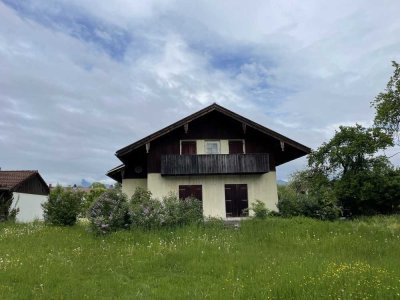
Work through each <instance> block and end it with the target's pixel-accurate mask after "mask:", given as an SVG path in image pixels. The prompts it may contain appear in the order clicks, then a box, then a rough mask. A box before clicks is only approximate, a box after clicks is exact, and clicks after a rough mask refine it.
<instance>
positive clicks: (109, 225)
mask: <svg viewBox="0 0 400 300" xmlns="http://www.w3.org/2000/svg"><path fill="white" fill-rule="evenodd" d="M88 219H89V221H90V225H91V228H92V231H93V232H95V233H107V232H111V231H116V230H119V229H126V228H129V225H130V215H129V207H128V201H127V198H126V195H124V194H123V193H121V192H119V191H117V190H108V191H106V192H104V193H103V194H101V195H100V196H99V197H98V198H97V200H96V201H95V202H94V203H93V204H92V206H91V207H90V208H89V211H88Z"/></svg>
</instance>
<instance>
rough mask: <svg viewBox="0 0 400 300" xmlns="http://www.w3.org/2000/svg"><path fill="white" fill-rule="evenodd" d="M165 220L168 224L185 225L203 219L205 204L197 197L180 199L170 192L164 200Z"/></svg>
mask: <svg viewBox="0 0 400 300" xmlns="http://www.w3.org/2000/svg"><path fill="white" fill-rule="evenodd" d="M162 206H163V214H164V221H165V224H164V225H166V226H183V225H187V224H192V223H196V224H198V223H200V222H202V221H203V206H202V203H201V201H199V200H198V199H196V198H193V197H188V198H186V199H178V197H177V196H176V195H175V194H170V195H168V196H167V197H164V198H163V201H162Z"/></svg>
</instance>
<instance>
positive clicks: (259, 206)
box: [250, 200, 270, 219]
mask: <svg viewBox="0 0 400 300" xmlns="http://www.w3.org/2000/svg"><path fill="white" fill-rule="evenodd" d="M250 210H252V211H253V212H254V217H255V218H257V219H265V218H266V217H267V216H268V215H269V213H270V210H269V209H268V208H267V207H266V206H265V203H264V202H262V201H260V200H256V202H253V203H251V205H250Z"/></svg>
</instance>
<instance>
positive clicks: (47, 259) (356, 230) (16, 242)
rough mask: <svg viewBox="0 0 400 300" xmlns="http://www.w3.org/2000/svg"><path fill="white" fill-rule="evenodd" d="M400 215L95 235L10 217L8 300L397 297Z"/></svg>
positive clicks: (4, 255) (5, 249)
mask: <svg viewBox="0 0 400 300" xmlns="http://www.w3.org/2000/svg"><path fill="white" fill-rule="evenodd" d="M399 249H400V217H374V218H366V219H360V220H356V221H336V222H322V221H316V220H311V219H306V218H293V219H280V218H269V219H266V220H262V221H257V220H249V221H245V222H242V224H241V226H240V228H239V229H234V228H225V227H223V226H219V225H208V226H201V227H196V226H192V227H184V228H179V229H175V230H165V229H163V230H157V231H141V230H132V231H121V232H117V233H114V234H111V235H109V236H104V237H94V236H92V235H90V234H89V233H88V232H87V230H86V227H85V226H84V225H79V226H74V227H70V228H62V227H50V226H45V225H43V224H41V223H35V224H27V225H23V224H5V225H4V224H3V225H0V298H1V299H12V298H22V299H30V298H56V299H60V298H64V299H76V298H78V299H79V298H100V299H103V298H126V299H132V298H144V299H154V298H157V299H166V298H173V299H181V298H191V299H192V298H212V299H215V298H232V297H234V298H253V299H254V298H257V299H268V298H270V299H310V298H311V299H321V298H335V299H337V298H341V299H346V298H347V299H348V298H355V299H358V298H359V299H382V298H384V299H392V298H399V297H400V259H399V258H400V256H399Z"/></svg>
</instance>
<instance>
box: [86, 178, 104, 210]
mask: <svg viewBox="0 0 400 300" xmlns="http://www.w3.org/2000/svg"><path fill="white" fill-rule="evenodd" d="M105 191H107V189H106V187H105V185H104V184H102V183H100V182H93V183H92V185H91V186H90V191H89V192H88V193H84V194H83V197H82V204H81V216H86V214H87V211H88V209H89V208H90V207H91V206H92V204H93V203H94V202H95V201H96V199H97V198H98V197H99V196H100V195H102V194H103V193H104V192H105Z"/></svg>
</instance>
